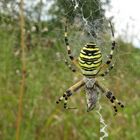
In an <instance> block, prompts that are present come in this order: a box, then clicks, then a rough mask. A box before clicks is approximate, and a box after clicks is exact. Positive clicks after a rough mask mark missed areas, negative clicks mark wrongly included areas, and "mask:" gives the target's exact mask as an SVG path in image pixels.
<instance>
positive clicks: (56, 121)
mask: <svg viewBox="0 0 140 140" xmlns="http://www.w3.org/2000/svg"><path fill="white" fill-rule="evenodd" d="M30 2H31V1H30ZM30 2H29V3H25V5H24V14H25V16H24V18H25V44H26V50H25V52H26V70H27V75H26V82H25V84H26V86H25V92H24V95H23V108H22V112H23V114H22V120H21V125H20V140H93V139H94V140H98V139H99V138H100V135H101V134H100V122H99V115H98V114H97V112H96V111H97V108H96V109H95V110H93V111H92V112H88V113H87V112H86V99H85V94H84V90H83V89H82V90H80V91H79V92H78V93H77V94H75V95H74V96H72V97H71V99H70V100H69V104H70V106H74V107H77V108H78V109H76V110H64V109H63V104H60V105H56V103H55V102H56V100H57V99H58V98H59V97H60V96H61V95H62V94H63V93H64V92H65V91H66V90H67V89H68V88H69V87H70V86H71V85H73V84H74V83H75V82H76V81H78V79H80V78H82V77H81V76H80V75H78V74H75V73H72V72H71V71H70V70H69V69H68V68H67V66H66V65H65V64H64V58H67V54H66V48H65V44H64V35H63V34H64V23H65V22H64V21H65V19H64V18H67V20H68V25H69V28H70V29H69V36H70V37H69V39H70V42H71V44H72V45H71V46H72V50H73V53H74V54H75V55H76V56H78V53H79V50H80V49H81V47H82V45H84V43H86V40H90V39H94V40H95V41H96V42H97V43H99V44H100V45H102V46H101V50H102V53H103V54H104V57H105V56H107V54H108V52H109V50H110V47H111V36H110V35H106V34H109V33H110V31H109V30H110V29H109V26H108V25H107V24H106V20H104V19H105V16H104V12H105V10H104V9H102V8H100V9H99V7H100V6H102V5H101V2H100V1H94V0H89V1H87V3H86V4H85V5H84V6H83V3H84V1H83V0H80V1H79V5H78V8H77V9H75V5H76V3H74V1H65V2H64V0H57V1H53V2H52V1H46V4H49V3H51V2H52V4H51V5H50V8H49V10H48V12H47V13H45V14H47V15H48V17H47V18H45V17H44V16H42V14H43V12H44V11H43V8H44V7H45V6H46V5H45V3H44V2H43V1H42V0H40V1H37V2H36V3H35V4H34V5H30ZM95 3H96V4H95ZM0 4H1V5H0V6H1V10H0V61H1V62H0V140H14V139H16V137H15V135H16V120H17V112H18V100H19V94H20V93H19V88H20V84H21V79H22V73H21V47H20V27H19V3H18V2H16V1H13V0H8V1H1V2H0ZM104 4H105V5H109V1H106V2H105V3H104ZM81 7H82V8H83V11H81V10H80V9H81ZM44 10H46V9H44ZM91 11H92V12H91ZM89 14H90V16H89ZM83 17H84V18H86V20H87V21H88V25H89V26H88V28H86V27H87V26H84V25H85V23H84V22H82V21H83ZM75 19H76V21H75ZM79 19H80V21H79ZM98 19H103V20H100V22H95V21H99V20H98ZM77 20H78V21H77ZM81 20H82V21H81ZM77 23H78V24H77ZM95 23H96V24H97V25H96V26H95ZM92 26H93V27H97V28H93V27H92ZM98 29H99V30H98ZM89 32H90V33H91V34H89ZM115 32H117V31H115ZM97 33H99V34H98V36H96V35H97ZM104 33H105V34H104ZM83 34H84V35H83ZM89 38H90V39H89ZM116 42H117V44H118V45H117V50H116V51H115V56H114V62H115V67H114V69H113V70H112V71H111V73H110V74H109V75H108V76H106V77H105V78H100V79H99V81H100V82H102V83H104V85H105V86H106V87H107V88H108V89H110V90H111V91H113V92H114V94H115V96H116V97H117V98H118V99H120V100H121V101H123V102H124V104H125V108H124V109H123V110H121V109H119V113H118V114H117V115H116V116H114V115H113V108H112V106H111V104H110V102H109V101H108V100H107V99H106V98H105V96H101V99H100V104H101V106H102V110H101V114H102V116H103V118H104V120H105V122H106V124H107V129H106V131H107V132H108V135H109V136H108V138H106V139H108V140H139V136H140V119H139V118H140V112H139V109H140V101H139V100H140V55H139V54H140V49H138V48H135V47H134V46H133V45H132V44H131V43H125V42H124V41H123V40H122V39H121V37H118V38H117V39H116ZM67 59H68V58H67Z"/></svg>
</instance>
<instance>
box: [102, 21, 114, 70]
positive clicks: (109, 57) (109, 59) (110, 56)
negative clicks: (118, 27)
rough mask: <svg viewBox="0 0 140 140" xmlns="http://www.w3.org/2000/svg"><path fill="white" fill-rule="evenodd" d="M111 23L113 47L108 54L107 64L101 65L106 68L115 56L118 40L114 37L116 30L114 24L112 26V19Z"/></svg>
mask: <svg viewBox="0 0 140 140" xmlns="http://www.w3.org/2000/svg"><path fill="white" fill-rule="evenodd" d="M109 24H110V28H111V33H112V47H111V51H110V54H109V56H108V60H107V61H106V62H105V64H103V65H102V66H101V69H104V68H108V67H109V65H110V63H111V61H112V58H113V54H114V49H115V48H116V41H115V39H114V31H113V26H112V23H111V21H109Z"/></svg>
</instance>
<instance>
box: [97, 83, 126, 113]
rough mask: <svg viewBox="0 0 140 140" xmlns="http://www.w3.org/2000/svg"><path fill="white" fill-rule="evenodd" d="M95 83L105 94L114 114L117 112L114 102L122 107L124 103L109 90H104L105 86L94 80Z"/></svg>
mask: <svg viewBox="0 0 140 140" xmlns="http://www.w3.org/2000/svg"><path fill="white" fill-rule="evenodd" d="M95 85H96V86H97V87H98V88H99V89H100V90H101V92H102V93H105V94H106V97H107V98H108V99H109V100H110V102H111V103H112V105H113V108H114V111H115V114H116V113H117V112H118V109H117V106H116V104H115V102H116V103H117V104H118V105H119V106H120V107H121V108H124V105H123V104H122V103H121V102H120V101H119V100H118V99H116V97H115V96H114V95H113V93H112V92H111V91H108V90H106V89H105V88H103V87H102V86H101V85H100V84H99V83H98V82H97V81H96V82H95Z"/></svg>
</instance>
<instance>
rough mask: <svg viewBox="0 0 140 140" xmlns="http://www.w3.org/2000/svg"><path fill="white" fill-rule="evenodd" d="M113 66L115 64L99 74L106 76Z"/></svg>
mask: <svg viewBox="0 0 140 140" xmlns="http://www.w3.org/2000/svg"><path fill="white" fill-rule="evenodd" d="M113 68H114V64H111V65H110V66H109V67H108V68H107V69H106V70H105V72H103V73H101V74H100V73H99V74H98V76H102V77H104V76H106V75H107V74H108V73H109V72H110V71H111V70H112V69H113Z"/></svg>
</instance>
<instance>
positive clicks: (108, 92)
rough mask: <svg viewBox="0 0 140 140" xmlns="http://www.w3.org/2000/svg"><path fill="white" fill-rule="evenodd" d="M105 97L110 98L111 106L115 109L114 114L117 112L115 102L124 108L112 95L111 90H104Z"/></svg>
mask: <svg viewBox="0 0 140 140" xmlns="http://www.w3.org/2000/svg"><path fill="white" fill-rule="evenodd" d="M106 97H107V98H108V99H109V100H110V102H111V103H112V105H113V108H114V110H115V114H116V113H117V112H118V110H117V107H116V105H115V102H117V104H118V105H120V107H121V108H124V105H123V104H122V103H121V102H120V101H119V100H117V99H116V97H115V96H114V95H113V93H112V92H111V91H107V92H106Z"/></svg>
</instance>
